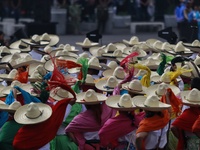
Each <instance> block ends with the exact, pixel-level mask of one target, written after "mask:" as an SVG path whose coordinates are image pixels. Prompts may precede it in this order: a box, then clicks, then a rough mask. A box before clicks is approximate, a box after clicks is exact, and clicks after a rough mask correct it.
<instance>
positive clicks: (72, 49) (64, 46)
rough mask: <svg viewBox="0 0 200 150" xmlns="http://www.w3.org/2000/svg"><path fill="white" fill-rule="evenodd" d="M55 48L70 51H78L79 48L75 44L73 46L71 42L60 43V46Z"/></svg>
mask: <svg viewBox="0 0 200 150" xmlns="http://www.w3.org/2000/svg"><path fill="white" fill-rule="evenodd" d="M55 50H66V51H68V52H73V53H78V52H79V50H78V49H76V48H75V46H72V45H70V44H65V45H64V44H60V45H59V46H58V48H56V49H55Z"/></svg>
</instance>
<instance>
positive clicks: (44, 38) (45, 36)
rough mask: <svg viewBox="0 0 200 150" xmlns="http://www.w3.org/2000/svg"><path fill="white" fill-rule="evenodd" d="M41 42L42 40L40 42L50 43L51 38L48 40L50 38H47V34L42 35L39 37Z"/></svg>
mask: <svg viewBox="0 0 200 150" xmlns="http://www.w3.org/2000/svg"><path fill="white" fill-rule="evenodd" d="M41 40H42V41H50V40H51V38H50V36H49V35H48V34H47V33H44V34H42V36H41Z"/></svg>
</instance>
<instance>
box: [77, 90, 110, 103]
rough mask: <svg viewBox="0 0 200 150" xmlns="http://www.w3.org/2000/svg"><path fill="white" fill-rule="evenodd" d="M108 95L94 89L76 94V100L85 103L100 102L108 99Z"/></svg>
mask: <svg viewBox="0 0 200 150" xmlns="http://www.w3.org/2000/svg"><path fill="white" fill-rule="evenodd" d="M106 98H107V97H106V96H105V95H104V94H101V93H96V92H95V91H94V90H93V89H89V90H87V91H86V92H82V93H79V94H77V95H76V102H77V103H81V104H85V105H94V104H99V103H101V102H103V101H105V100H106Z"/></svg>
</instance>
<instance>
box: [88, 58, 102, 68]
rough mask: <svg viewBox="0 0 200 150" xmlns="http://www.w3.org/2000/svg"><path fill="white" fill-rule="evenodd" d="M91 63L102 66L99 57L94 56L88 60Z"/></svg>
mask: <svg viewBox="0 0 200 150" xmlns="http://www.w3.org/2000/svg"><path fill="white" fill-rule="evenodd" d="M88 64H89V65H93V66H100V64H99V59H98V58H96V57H92V58H91V59H90V60H89V61H88Z"/></svg>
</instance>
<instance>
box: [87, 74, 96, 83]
mask: <svg viewBox="0 0 200 150" xmlns="http://www.w3.org/2000/svg"><path fill="white" fill-rule="evenodd" d="M85 82H86V83H94V78H93V77H92V75H90V74H87V76H86V79H85Z"/></svg>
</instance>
